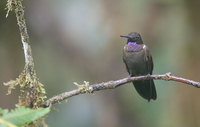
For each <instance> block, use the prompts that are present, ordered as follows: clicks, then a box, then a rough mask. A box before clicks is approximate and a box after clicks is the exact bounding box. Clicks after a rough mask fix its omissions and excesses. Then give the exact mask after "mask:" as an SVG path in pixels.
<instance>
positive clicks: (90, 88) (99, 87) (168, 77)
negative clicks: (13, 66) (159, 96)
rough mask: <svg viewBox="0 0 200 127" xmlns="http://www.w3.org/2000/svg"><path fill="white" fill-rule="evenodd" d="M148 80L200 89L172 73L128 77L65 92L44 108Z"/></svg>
mask: <svg viewBox="0 0 200 127" xmlns="http://www.w3.org/2000/svg"><path fill="white" fill-rule="evenodd" d="M148 79H156V80H166V81H175V82H181V83H184V84H188V85H192V86H194V87H197V88H200V82H196V81H192V80H189V79H185V78H181V77H176V76H172V75H171V73H166V74H162V75H146V76H137V77H127V78H123V79H120V80H116V81H108V82H103V83H99V84H94V85H89V86H87V85H86V86H85V88H78V89H75V90H72V91H69V92H64V93H61V94H59V95H56V96H54V97H52V98H50V99H48V100H47V101H46V102H45V103H44V104H43V106H44V107H48V106H49V107H51V105H52V104H55V103H58V102H61V101H63V100H65V99H67V98H70V97H73V96H76V95H79V94H84V93H92V92H94V91H99V90H105V89H114V88H116V87H119V86H121V85H124V84H126V83H129V82H132V81H136V80H148Z"/></svg>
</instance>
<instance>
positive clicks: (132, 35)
mask: <svg viewBox="0 0 200 127" xmlns="http://www.w3.org/2000/svg"><path fill="white" fill-rule="evenodd" d="M120 37H123V38H127V39H128V40H127V44H128V43H129V42H130V43H131V42H132V43H134V42H135V43H136V44H143V41H142V38H141V36H140V34H139V33H137V32H131V33H130V34H128V36H120Z"/></svg>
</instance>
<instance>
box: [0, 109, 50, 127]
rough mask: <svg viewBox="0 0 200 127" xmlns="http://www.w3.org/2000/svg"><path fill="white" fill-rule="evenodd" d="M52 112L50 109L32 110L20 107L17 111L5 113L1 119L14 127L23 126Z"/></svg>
mask: <svg viewBox="0 0 200 127" xmlns="http://www.w3.org/2000/svg"><path fill="white" fill-rule="evenodd" d="M49 111H50V109H49V108H40V109H36V110H33V109H30V108H25V107H20V108H17V109H15V110H11V112H9V113H3V117H2V118H1V117H0V118H1V119H3V120H5V121H8V122H10V123H12V124H14V125H17V126H21V125H23V124H25V123H31V122H33V121H35V120H37V119H39V118H41V117H42V116H44V115H46V114H47V113H48V112H49Z"/></svg>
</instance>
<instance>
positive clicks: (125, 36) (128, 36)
mask: <svg viewBox="0 0 200 127" xmlns="http://www.w3.org/2000/svg"><path fill="white" fill-rule="evenodd" d="M120 37H123V38H128V39H129V38H130V37H129V36H123V35H121V36H120Z"/></svg>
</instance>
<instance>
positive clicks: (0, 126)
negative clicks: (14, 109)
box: [0, 118, 17, 127]
mask: <svg viewBox="0 0 200 127" xmlns="http://www.w3.org/2000/svg"><path fill="white" fill-rule="evenodd" d="M0 127H17V126H15V125H14V124H12V123H10V122H8V121H5V120H3V119H2V118H0Z"/></svg>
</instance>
